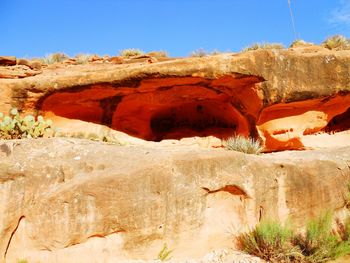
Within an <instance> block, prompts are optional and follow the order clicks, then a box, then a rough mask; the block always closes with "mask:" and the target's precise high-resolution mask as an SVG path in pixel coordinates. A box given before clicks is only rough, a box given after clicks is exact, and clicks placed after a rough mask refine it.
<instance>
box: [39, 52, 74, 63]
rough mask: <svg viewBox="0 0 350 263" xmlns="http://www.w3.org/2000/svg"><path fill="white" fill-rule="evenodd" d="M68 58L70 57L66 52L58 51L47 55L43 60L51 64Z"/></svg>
mask: <svg viewBox="0 0 350 263" xmlns="http://www.w3.org/2000/svg"><path fill="white" fill-rule="evenodd" d="M68 58H69V57H68V56H67V55H66V54H64V53H62V52H58V53H53V54H49V55H46V56H45V57H44V58H42V59H41V61H42V63H44V64H46V65H50V64H54V63H58V62H62V61H64V60H66V59H68Z"/></svg>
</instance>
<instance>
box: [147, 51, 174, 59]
mask: <svg viewBox="0 0 350 263" xmlns="http://www.w3.org/2000/svg"><path fill="white" fill-rule="evenodd" d="M147 55H148V56H151V57H156V58H167V57H169V55H168V53H167V52H166V51H163V50H159V51H151V52H148V53H147Z"/></svg>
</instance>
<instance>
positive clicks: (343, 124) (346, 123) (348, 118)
mask: <svg viewBox="0 0 350 263" xmlns="http://www.w3.org/2000/svg"><path fill="white" fill-rule="evenodd" d="M346 130H350V107H349V108H348V109H347V110H346V111H345V112H343V113H341V114H338V115H336V116H334V117H333V118H332V119H331V120H330V121H329V122H328V125H327V126H326V127H325V128H324V131H325V132H328V133H334V132H342V131H346Z"/></svg>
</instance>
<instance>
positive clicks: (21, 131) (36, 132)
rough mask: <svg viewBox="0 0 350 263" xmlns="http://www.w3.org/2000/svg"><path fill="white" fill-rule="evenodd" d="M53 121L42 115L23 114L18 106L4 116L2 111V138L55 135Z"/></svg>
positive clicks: (0, 122) (0, 115) (0, 137)
mask: <svg viewBox="0 0 350 263" xmlns="http://www.w3.org/2000/svg"><path fill="white" fill-rule="evenodd" d="M53 133H54V132H53V129H52V121H51V120H50V119H48V120H45V119H44V118H43V117H42V116H38V117H36V118H35V117H34V116H32V115H26V116H24V117H23V116H21V115H20V114H19V112H18V110H17V109H16V108H13V109H11V110H10V112H9V114H8V115H6V116H4V115H3V113H1V112H0V139H4V140H11V139H22V138H39V137H52V136H53Z"/></svg>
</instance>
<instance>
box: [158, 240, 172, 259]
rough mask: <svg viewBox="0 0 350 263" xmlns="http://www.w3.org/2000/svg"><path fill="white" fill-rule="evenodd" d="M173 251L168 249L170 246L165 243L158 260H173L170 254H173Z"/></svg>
mask: <svg viewBox="0 0 350 263" xmlns="http://www.w3.org/2000/svg"><path fill="white" fill-rule="evenodd" d="M172 252H173V251H172V250H169V249H168V245H167V244H166V243H164V245H163V248H162V249H161V251H160V252H159V254H158V258H157V259H158V260H160V261H167V260H170V259H171V256H170V254H171V253H172Z"/></svg>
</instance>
